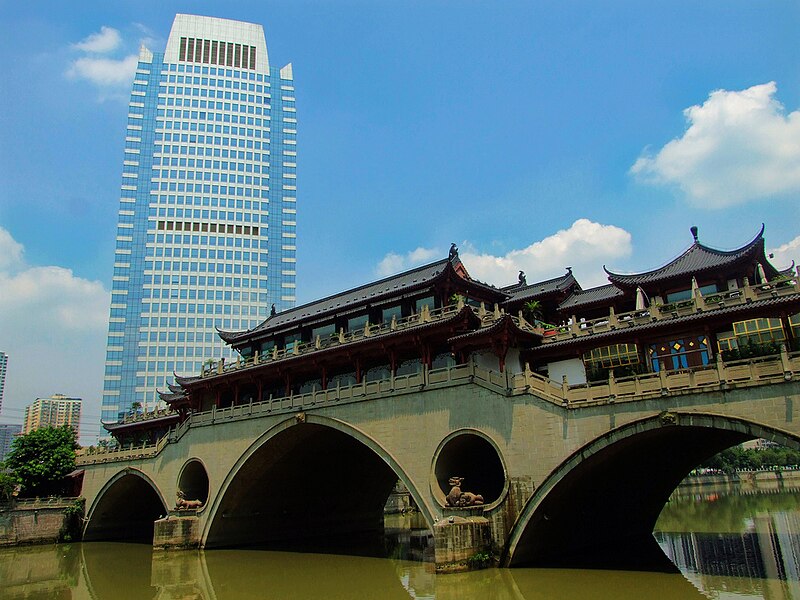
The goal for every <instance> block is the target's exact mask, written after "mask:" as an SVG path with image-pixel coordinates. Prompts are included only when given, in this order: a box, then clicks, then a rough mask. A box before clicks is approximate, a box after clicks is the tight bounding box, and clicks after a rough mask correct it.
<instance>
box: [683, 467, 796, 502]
mask: <svg viewBox="0 0 800 600" xmlns="http://www.w3.org/2000/svg"><path fill="white" fill-rule="evenodd" d="M798 490H800V469H798V470H795V469H792V470H776V471H766V470H765V471H739V472H736V473H716V474H704V475H690V476H689V477H687V478H686V479H684V480H683V481H682V482H681V484H680V485H679V486H678V487H677V488H676V490H675V491H674V492H673V494H672V496H673V497H678V498H680V497H686V496H690V495H696V494H704V493H709V492H715V493H722V494H726V493H728V492H730V493H733V492H735V493H737V494H768V493H770V492H776V493H777V492H792V491H798Z"/></svg>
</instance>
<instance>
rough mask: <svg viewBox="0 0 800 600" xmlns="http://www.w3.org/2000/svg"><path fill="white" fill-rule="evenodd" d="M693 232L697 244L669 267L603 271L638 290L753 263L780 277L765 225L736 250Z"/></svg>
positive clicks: (770, 276)
mask: <svg viewBox="0 0 800 600" xmlns="http://www.w3.org/2000/svg"><path fill="white" fill-rule="evenodd" d="M692 233H693V235H694V243H693V244H692V245H691V246H689V248H687V249H686V250H685V251H684V252H683V253H682V254H681V255H680V256H678V257H677V258H674V259H673V260H672V261H670V262H669V263H667V264H666V265H664V266H662V267H659V268H657V269H653V270H651V271H644V272H641V273H631V274H623V273H615V272H613V271H610V270H608V269H606V267H605V266H604V267H603V269H604V270H605V272H606V273H608V280H609V281H610V282H611V283H613V284H615V285H617V286H619V287H622V288H635V287H636V286H639V285H642V286H645V285H647V284H653V283H660V282H664V281H669V280H672V279H677V278H686V277H691V276H694V275H700V274H705V273H713V272H718V271H721V270H725V269H729V268H734V267H736V266H740V265H742V264H745V263H751V262H754V261H757V262H760V263H761V264H762V265H763V267H764V270H765V272H766V275H767V277H768V278H770V279H771V278H772V277H775V276H776V275H777V274H778V271H777V270H776V269H775V267H773V266H772V265H771V264H770V263H769V261H767V259H766V257H765V256H764V237H763V236H764V226H763V225H762V226H761V230H760V231H759V232H758V234H757V235H756V236H755V237H754V238H753V239H752V241H750V242H748V243H747V244H745V245H744V246H742V247H741V248H737V249H736V250H717V249H716V248H711V247H709V246H706V245H704V244H701V243H700V242H699V240H698V239H697V229H696V228H693V229H692Z"/></svg>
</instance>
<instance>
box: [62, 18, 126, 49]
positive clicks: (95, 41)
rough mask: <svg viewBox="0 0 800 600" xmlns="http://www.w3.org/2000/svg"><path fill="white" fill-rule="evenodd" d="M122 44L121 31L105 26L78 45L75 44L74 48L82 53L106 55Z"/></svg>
mask: <svg viewBox="0 0 800 600" xmlns="http://www.w3.org/2000/svg"><path fill="white" fill-rule="evenodd" d="M120 44H122V36H121V35H120V34H119V31H118V30H116V29H114V28H113V27H106V26H105V25H103V26H102V27H101V28H100V31H99V32H97V33H93V34H91V35H89V36H87V37H86V38H84V39H82V40H81V41H80V42H78V43H77V44H73V45H72V47H73V48H75V49H76V50H80V51H81V52H94V53H98V54H105V53H106V52H111V51H112V50H116V49H117V48H118V47H119V46H120Z"/></svg>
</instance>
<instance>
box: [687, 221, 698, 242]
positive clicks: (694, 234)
mask: <svg viewBox="0 0 800 600" xmlns="http://www.w3.org/2000/svg"><path fill="white" fill-rule="evenodd" d="M689 231H691V232H692V237H693V238H694V241H695V243H697V225H692V226H691V227H690V228H689Z"/></svg>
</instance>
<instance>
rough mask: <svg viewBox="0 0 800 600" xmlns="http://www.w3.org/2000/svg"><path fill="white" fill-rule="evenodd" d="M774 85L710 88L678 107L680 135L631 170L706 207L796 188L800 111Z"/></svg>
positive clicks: (799, 177) (798, 180) (799, 170)
mask: <svg viewBox="0 0 800 600" xmlns="http://www.w3.org/2000/svg"><path fill="white" fill-rule="evenodd" d="M776 90H777V86H776V85H775V82H769V83H765V84H763V85H755V86H753V87H751V88H748V89H746V90H742V91H727V90H717V91H715V92H712V93H711V94H710V95H709V97H708V100H706V101H705V102H704V103H703V104H702V105H700V106H691V107H689V108H687V109H686V110H685V111H684V115H685V116H686V120H687V123H688V127H687V129H686V131H685V132H684V134H683V136H682V137H680V138H676V139H674V140H672V141H671V142H669V143H668V144H666V145H665V146H664V147H663V148H661V150H659V151H658V152H657V153H656V154H655V155H649V154H645V155H643V156H641V157H639V159H638V160H637V161H636V162H635V163H634V165H633V166H632V167H631V173H632V174H634V175H638V176H639V177H641V178H642V179H643V180H644V181H646V182H649V183H656V184H670V185H676V186H678V187H679V188H680V189H681V190H682V191H683V192H684V193H685V195H686V197H687V200H688V201H689V202H690V203H692V204H694V205H696V206H702V207H706V208H725V207H728V206H733V205H736V204H742V203H744V202H749V201H752V200H760V199H765V198H770V197H775V196H781V195H786V194H790V193H798V192H800V111H794V112H791V113H789V114H786V110H785V109H784V107H783V105H781V103H780V102H778V101H777V100H776V99H775V93H776Z"/></svg>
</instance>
